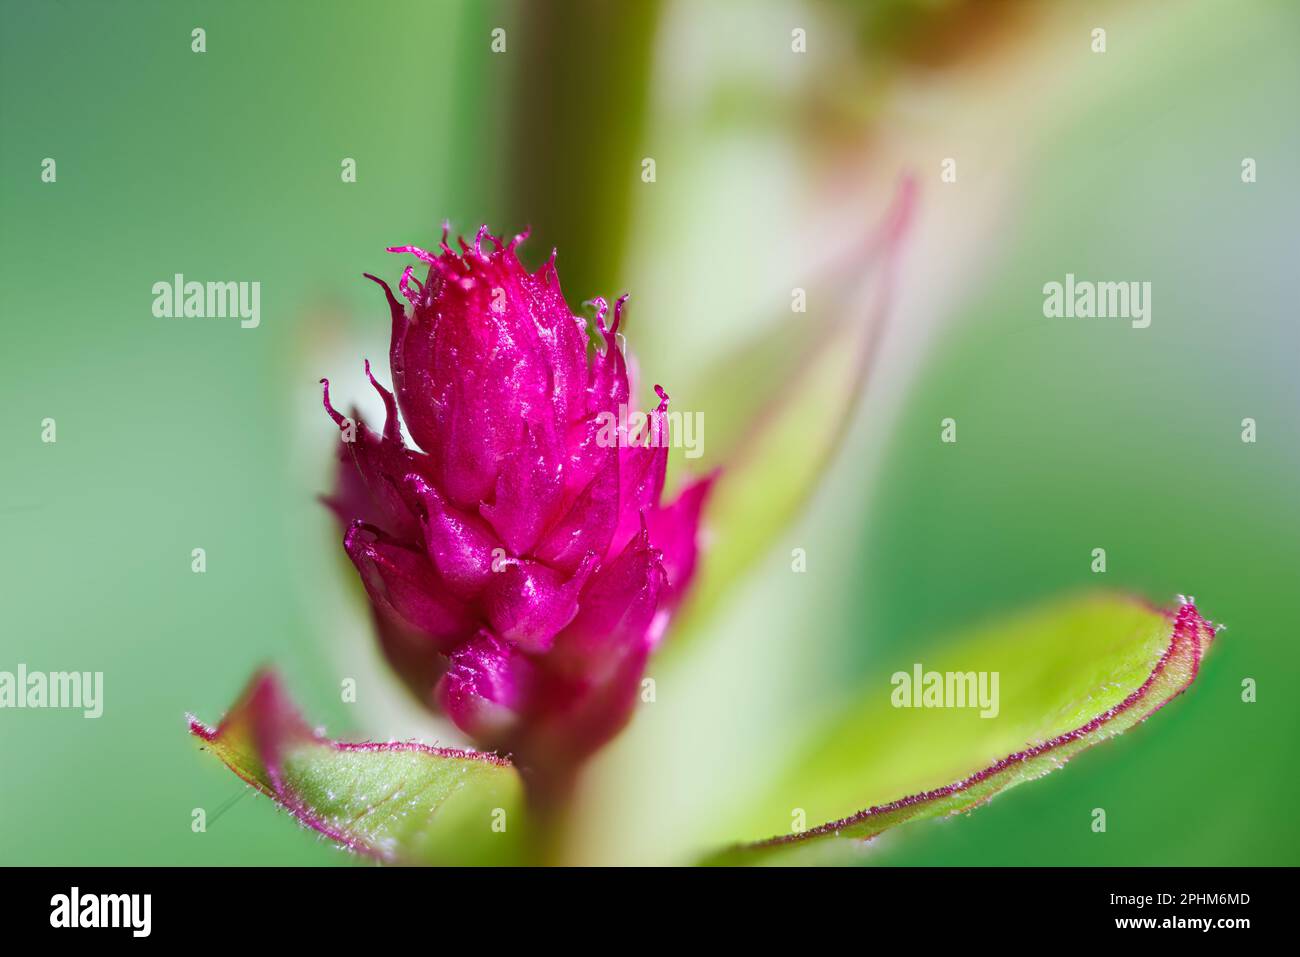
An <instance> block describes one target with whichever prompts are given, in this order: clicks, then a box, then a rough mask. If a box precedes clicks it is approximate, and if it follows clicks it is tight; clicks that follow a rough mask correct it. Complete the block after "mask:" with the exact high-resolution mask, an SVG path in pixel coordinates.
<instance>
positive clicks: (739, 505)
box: [668, 179, 915, 651]
mask: <svg viewBox="0 0 1300 957" xmlns="http://www.w3.org/2000/svg"><path fill="white" fill-rule="evenodd" d="M914 193H915V186H914V184H913V182H912V181H911V180H910V179H906V180H904V181H903V183H902V185H901V186H900V187H899V190H898V194H897V196H896V197H895V199H894V202H893V206H892V207H891V209H890V210H889V212H888V213H887V214H886V216H885V219H884V222H883V223H882V224H881V226H880V227H879V228H878V229H877V230H876V231H875V232H874V233H873V234H872V236H871V238H870V239H869V240H868V241H867V242H866V243H862V244H860V245H857V246H855V247H854V248H853V249H852V250H850V251H849V254H848V255H841V257H840V260H839V261H838V262H835V263H833V264H831V265H830V266H828V267H826V271H825V272H824V274H823V275H821V276H819V277H817V278H816V279H815V280H813V281H811V282H810V283H809V288H808V290H807V293H808V296H809V297H810V301H809V305H808V309H809V312H808V313H807V314H802V313H796V314H795V315H794V316H793V318H792V319H791V318H784V319H783V320H782V321H781V322H778V323H776V324H774V325H773V326H772V327H770V328H769V329H768V330H766V331H765V332H764V333H763V334H761V335H760V336H758V337H756V338H755V339H754V340H753V341H751V342H749V343H748V344H742V345H739V346H737V348H736V349H735V350H734V351H733V352H732V353H731V354H729V355H728V356H727V359H726V361H725V363H723V364H722V365H721V367H719V368H718V369H715V370H713V371H712V372H711V373H710V374H709V375H708V376H707V377H706V379H705V382H704V383H703V384H702V386H701V387H700V388H697V389H695V390H693V391H692V390H688V393H689V394H691V395H693V396H695V398H694V400H693V401H694V403H695V404H696V405H697V406H698V407H699V408H703V409H706V410H708V415H709V419H710V434H711V435H714V436H717V437H718V438H716V439H714V440H711V441H712V445H711V446H710V450H709V453H708V456H707V458H705V459H704V462H703V464H704V465H711V464H712V465H720V466H721V468H720V470H719V474H718V478H717V481H716V483H715V485H714V487H713V490H712V492H711V493H710V500H709V504H708V506H707V509H706V518H705V521H706V524H707V526H708V529H709V539H710V542H711V545H710V547H709V548H708V549H707V550H706V551H705V553H704V554H703V555H702V557H701V563H700V570H699V573H698V579H697V582H696V584H695V585H694V586H693V591H694V594H693V596H692V598H691V600H690V601H689V603H688V605H687V606H686V608H685V609H684V611H683V618H684V619H685V620H683V621H681V622H679V624H678V625H677V626H676V630H677V633H678V634H677V636H676V637H675V639H674V642H673V643H670V645H669V646H668V647H669V650H670V651H671V649H672V647H673V645H674V644H681V643H682V636H683V635H684V634H685V633H686V632H693V631H695V630H697V629H696V628H695V627H694V626H695V625H697V624H698V623H699V622H701V621H702V620H703V619H704V618H705V617H706V616H707V615H708V614H709V613H710V612H711V611H712V610H713V609H714V607H715V605H716V603H717V601H718V599H719V598H721V597H722V595H724V594H725V593H726V591H727V588H728V586H730V585H731V584H732V583H733V582H734V581H735V580H736V579H737V578H739V577H740V576H741V575H742V574H743V573H744V572H745V571H747V570H748V569H749V567H750V566H751V565H752V564H753V562H755V561H756V560H757V559H759V558H761V557H762V556H763V554H764V553H765V552H766V550H767V548H768V546H770V545H771V544H772V542H773V541H774V540H775V538H776V537H777V536H778V535H779V534H780V533H781V532H782V531H783V530H784V529H785V527H786V526H787V525H788V524H789V523H790V521H791V520H792V519H794V518H795V517H796V516H797V514H798V513H799V510H800V509H801V507H802V506H803V505H804V503H805V502H806V501H807V499H808V498H809V496H810V495H811V494H812V492H813V491H814V490H815V489H816V487H817V485H818V484H819V483H820V481H821V478H822V475H823V474H824V472H825V470H826V467H827V465H828V464H829V463H830V461H831V460H832V458H833V457H834V455H835V452H836V450H837V449H838V448H839V446H840V444H841V440H842V439H843V436H844V433H845V430H846V429H847V427H848V425H849V422H850V421H851V419H852V413H853V411H854V409H855V407H856V405H857V401H858V399H859V397H860V396H861V394H862V392H863V388H864V386H865V383H866V381H867V373H868V371H869V370H870V367H871V363H872V360H873V359H874V357H875V354H876V351H877V349H876V347H877V345H878V344H879V341H880V336H881V333H882V332H883V329H884V324H885V317H886V315H887V314H888V311H889V302H890V297H891V295H892V292H893V277H894V272H895V267H896V260H897V256H898V253H899V251H900V248H901V243H902V239H903V235H904V233H905V232H906V229H907V225H908V222H909V220H910V217H911V209H912V204H913V197H914Z"/></svg>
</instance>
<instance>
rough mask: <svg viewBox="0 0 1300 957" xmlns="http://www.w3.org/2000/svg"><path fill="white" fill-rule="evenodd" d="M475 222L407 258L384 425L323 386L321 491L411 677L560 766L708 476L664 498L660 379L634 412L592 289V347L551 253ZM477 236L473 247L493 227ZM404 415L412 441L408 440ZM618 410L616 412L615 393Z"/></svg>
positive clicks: (518, 748)
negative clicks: (526, 254)
mask: <svg viewBox="0 0 1300 957" xmlns="http://www.w3.org/2000/svg"><path fill="white" fill-rule="evenodd" d="M525 236H526V234H524V235H520V236H516V237H515V238H514V239H513V240H511V241H510V242H509V243H503V242H502V241H501V240H500V239H498V238H496V237H494V236H491V235H490V234H489V233H488V230H487V227H486V226H484V227H482V228H481V229H480V230H479V232H478V235H477V237H476V239H475V240H474V242H473V244H472V245H470V244H467V243H466V242H465V241H464V240H463V239H462V240H461V241H460V245H461V247H462V250H463V252H462V253H456V252H454V251H453V250H452V249H451V247H450V246H449V245H448V244H447V237H446V233H445V232H444V235H443V241H442V244H441V253H440V254H439V255H436V256H435V255H433V254H431V253H428V252H426V251H424V250H422V249H419V248H417V247H414V246H401V247H394V248H392V249H390V250H389V251H390V252H398V253H410V254H412V255H414V256H416V257H417V258H418V259H419V260H420V261H421V262H423V263H425V264H426V265H427V273H426V275H425V279H424V282H423V283H421V282H419V281H418V280H416V279H414V278H413V276H412V272H413V267H411V266H408V267H407V268H406V270H405V271H404V272H403V274H402V278H401V281H400V283H399V284H398V287H399V290H400V291H401V293H402V295H403V296H404V297H405V298H406V299H407V301H408V303H409V305H408V306H405V307H404V306H403V305H402V303H401V302H399V301H398V299H397V298H396V297H395V296H394V295H393V292H392V289H391V288H390V287H389V285H388V284H387V283H385V282H384V281H383V280H381V279H378V278H376V277H374V276H369V275H368V274H367V278H370V279H372V280H374V281H375V282H377V283H379V285H381V286H382V287H383V288H384V292H385V294H386V295H387V297H388V304H389V308H390V310H391V312H392V343H391V347H390V351H389V361H390V364H391V367H392V375H393V383H394V387H393V391H392V392H390V391H389V390H388V389H386V388H384V387H383V386H382V385H380V384H379V382H378V381H376V379H375V378H374V376H373V375H372V374H371V373H370V365H369V363H368V362H367V363H366V373H367V375H368V376H369V377H370V381H371V383H372V384H373V385H374V387H375V389H376V390H378V392H379V394H380V396H381V397H382V398H383V401H384V405H385V408H386V410H387V415H386V421H385V422H384V427H383V432H382V434H376V433H374V432H373V431H371V430H370V429H369V428H367V426H366V425H365V424H364V423H363V422H361V421H360V420H359V419H357V420H356V421H355V422H353V420H350V419H348V418H345V417H344V416H342V415H341V414H339V413H338V412H337V411H335V409H334V408H333V406H332V405H331V404H330V399H329V383H328V381H326V380H322V382H323V383H324V386H325V407H326V409H327V410H328V411H329V414H330V415H331V416H332V417H333V419H334V421H335V422H336V423H337V424H338V425H339V427H340V429H341V430H342V432H343V441H342V443H341V445H340V454H341V459H342V463H343V469H342V473H341V478H340V482H339V488H338V491H337V493H336V495H335V496H334V497H333V498H331V499H330V500H329V504H330V506H331V507H332V508H333V509H334V511H335V513H336V514H337V515H338V516H339V518H340V520H341V521H342V522H344V523H345V525H346V528H347V531H346V534H345V537H344V548H345V549H346V550H347V553H348V556H349V557H350V558H351V559H352V561H353V562H354V563H355V564H356V567H357V571H358V572H359V573H360V575H361V580H362V582H363V583H364V584H365V588H366V592H367V594H368V595H369V598H370V602H371V605H372V607H373V610H374V617H375V622H376V625H377V628H378V631H379V636H380V641H381V643H382V646H383V649H384V653H385V655H386V656H387V658H388V660H389V661H390V663H391V664H392V665H393V667H394V668H395V669H396V671H397V672H398V673H399V674H400V675H401V677H402V679H403V680H404V681H405V683H406V684H407V685H408V686H409V687H410V689H411V690H412V691H413V692H414V693H415V694H416V695H417V696H418V697H419V698H420V699H421V701H423V702H424V703H425V704H428V705H430V706H433V707H437V708H438V709H440V710H442V711H443V712H445V713H446V715H447V716H448V717H449V718H450V719H451V720H452V721H453V722H455V724H456V725H457V726H458V727H460V728H461V729H462V730H463V731H465V732H466V733H467V734H468V735H469V736H470V737H471V738H473V740H474V741H475V742H476V743H477V744H478V745H479V746H480V747H483V748H489V749H496V750H501V751H505V752H509V753H511V754H512V755H513V756H514V757H515V759H516V761H517V762H518V763H519V764H520V765H521V766H522V767H523V768H524V769H525V771H526V772H528V773H530V774H532V775H534V776H535V777H543V778H548V779H549V778H553V777H557V776H558V777H563V776H564V775H565V773H566V771H567V770H570V769H572V768H574V767H576V766H577V765H578V764H579V763H580V762H581V761H582V760H583V759H584V758H586V757H587V756H588V755H589V754H591V752H592V751H594V750H595V749H597V748H599V747H600V746H601V745H603V744H604V743H605V742H606V741H608V740H609V739H610V738H611V737H612V736H613V735H614V734H615V733H616V732H617V731H618V730H619V729H620V728H622V727H623V725H624V724H625V723H626V721H627V720H628V717H629V716H630V713H631V711H632V707H633V705H634V703H635V701H636V697H637V693H638V691H639V688H640V682H641V680H642V677H643V674H644V671H645V665H646V659H647V657H648V655H649V654H650V652H651V651H652V650H653V649H654V647H655V645H656V644H657V643H658V642H659V640H660V638H661V637H662V636H663V634H664V629H665V628H666V626H667V624H668V621H669V618H670V617H671V615H672V612H673V610H674V609H675V608H676V607H677V605H678V603H679V602H680V601H681V598H682V596H683V594H684V593H685V591H686V589H687V587H688V586H689V584H690V581H691V577H692V573H693V571H694V568H695V560H696V553H697V547H698V530H699V520H700V511H701V507H702V506H703V504H704V500H705V498H706V497H707V495H708V490H709V487H710V484H711V479H709V478H706V479H703V480H699V481H695V482H693V483H691V484H688V485H687V486H686V487H685V488H684V490H683V491H682V492H681V493H680V494H679V495H678V497H677V498H676V500H675V501H673V502H672V503H671V504H667V505H664V504H661V503H660V498H661V495H662V492H663V487H664V471H665V467H666V465H667V455H668V444H669V436H668V417H667V414H666V413H667V407H668V395H667V394H666V393H665V392H664V390H663V389H661V388H660V387H658V386H656V387H655V391H656V393H657V394H658V396H659V400H660V401H659V404H658V408H657V409H655V410H653V411H652V412H651V413H650V414H649V415H648V416H647V417H645V419H646V421H647V422H648V424H649V427H648V428H644V429H640V430H636V429H633V428H630V427H629V426H628V422H629V421H632V422H633V423H635V422H636V419H635V418H632V417H629V416H628V414H627V406H628V405H629V403H630V402H631V401H632V399H633V395H632V391H633V387H632V385H631V383H630V381H629V374H628V365H627V360H626V357H625V356H624V354H623V351H622V349H621V347H620V342H619V339H620V337H619V335H618V330H619V324H620V320H621V318H622V312H623V306H624V303H625V301H626V299H627V297H626V296H625V297H623V298H622V299H619V300H618V302H617V303H616V304H615V306H614V318H613V322H612V323H611V324H609V325H606V321H605V320H606V316H607V313H608V307H607V305H606V303H605V301H604V300H602V299H597V300H596V301H595V306H596V326H597V329H598V331H599V334H600V339H601V340H602V347H601V348H598V349H591V348H589V338H588V335H587V331H586V322H585V320H583V319H581V318H579V317H577V316H574V315H573V314H572V313H571V312H570V310H569V307H568V305H567V304H566V303H565V300H564V297H563V295H562V294H561V292H560V281H559V276H558V274H557V272H556V269H555V256H554V254H552V257H551V259H550V261H549V262H547V263H546V264H545V265H544V266H543V267H542V268H541V269H540V270H538V271H537V272H536V273H531V274H530V273H529V272H528V271H527V270H526V269H524V267H523V266H522V265H521V264H520V262H519V259H518V258H517V256H516V255H515V248H516V246H517V245H518V244H519V243H520V242H521V241H522V240H523V239H524V238H525ZM489 243H490V247H491V248H488V244H489ZM399 409H400V414H401V420H402V421H404V422H405V424H406V428H407V431H408V433H409V434H410V436H411V438H412V439H413V441H414V443H415V444H416V445H417V446H418V447H419V448H418V449H412V448H408V447H407V446H406V444H405V443H404V441H403V439H402V433H401V428H400V425H399V411H398V410H399ZM620 413H622V414H620Z"/></svg>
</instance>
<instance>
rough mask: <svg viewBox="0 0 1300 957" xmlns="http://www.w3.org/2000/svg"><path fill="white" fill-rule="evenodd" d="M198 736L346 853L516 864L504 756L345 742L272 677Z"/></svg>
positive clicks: (518, 791)
mask: <svg viewBox="0 0 1300 957" xmlns="http://www.w3.org/2000/svg"><path fill="white" fill-rule="evenodd" d="M190 731H191V733H192V734H194V735H195V736H197V737H198V738H201V739H202V740H203V741H204V742H206V746H207V747H208V748H209V749H210V750H211V751H212V752H213V753H214V754H216V756H217V757H219V758H220V759H221V760H222V761H223V762H225V764H226V765H227V766H228V767H229V768H230V769H231V770H232V771H234V772H235V773H236V774H237V775H239V776H240V777H241V778H243V779H244V780H245V781H246V782H248V783H249V784H250V785H252V786H253V787H255V788H257V789H258V790H259V791H261V792H262V793H263V794H265V795H267V796H268V797H271V798H273V799H274V800H275V801H276V802H277V803H279V804H281V805H282V806H284V807H285V808H287V809H288V810H289V811H290V812H291V813H292V814H293V815H294V816H295V817H296V818H298V820H299V821H301V822H302V823H303V824H305V825H307V826H308V827H311V828H313V829H315V830H317V831H319V832H320V833H322V834H324V835H325V836H326V837H329V838H330V839H331V840H334V841H336V842H337V843H339V844H340V845H342V846H344V847H347V848H349V849H350V850H353V851H356V852H357V853H360V854H364V855H367V856H369V857H373V858H376V859H378V860H381V861H385V862H393V863H405V864H434V863H436V864H460V863H473V864H483V863H511V862H513V861H515V860H516V859H517V858H518V856H519V854H520V853H521V847H522V845H523V843H524V842H523V841H522V840H521V837H522V836H523V835H522V831H523V827H524V820H523V814H522V812H521V810H520V808H521V805H522V793H523V791H522V786H521V783H520V779H519V775H518V774H517V773H516V772H515V769H514V768H513V767H511V766H510V764H509V762H507V761H506V760H504V759H503V758H498V757H496V756H495V755H491V754H485V753H480V752H473V751H459V750H454V749H450V748H434V747H429V746H427V745H423V744H419V743H416V742H401V741H394V742H387V743H364V744H345V743H341V742H337V741H331V740H329V739H328V738H325V737H323V736H321V735H320V734H318V733H316V732H315V731H313V730H311V729H310V728H308V727H307V726H306V724H304V723H303V720H302V718H301V717H299V715H298V712H297V709H296V708H295V707H294V706H293V703H292V702H291V701H290V700H289V698H288V696H287V695H286V694H285V692H284V690H283V689H282V688H281V686H280V683H279V682H278V681H277V680H276V678H275V676H274V675H273V674H270V673H269V672H262V673H259V674H257V675H255V676H254V677H253V679H252V681H251V682H249V685H248V687H247V688H246V689H245V691H244V693H243V695H241V696H240V699H239V701H238V702H236V704H235V706H234V707H233V708H231V710H230V713H229V714H227V715H226V717H225V718H224V719H223V720H222V722H221V724H220V725H219V726H217V727H216V728H215V729H214V728H210V727H208V726H206V725H204V724H203V723H201V722H200V721H198V720H197V719H195V718H193V717H191V718H190Z"/></svg>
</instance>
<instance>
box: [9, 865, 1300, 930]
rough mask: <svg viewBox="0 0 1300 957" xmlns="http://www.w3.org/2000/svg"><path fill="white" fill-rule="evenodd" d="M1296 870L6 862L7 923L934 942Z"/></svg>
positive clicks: (1233, 891) (1188, 897) (1213, 907)
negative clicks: (773, 934)
mask: <svg viewBox="0 0 1300 957" xmlns="http://www.w3.org/2000/svg"><path fill="white" fill-rule="evenodd" d="M1292 877H1293V875H1292V874H1291V873H1289V872H1287V871H1285V870H1276V869H1252V868H1242V869H1233V868H1186V869H1183V868H1134V869H1108V868H1094V869H1071V868H954V869H946V870H945V869H911V868H879V869H871V868H857V869H833V870H830V869H828V870H782V869H697V870H687V869H677V870H674V869H646V870H641V869H612V870H599V869H558V870H552V871H541V870H522V869H521V870H451V869H446V870H444V869H431V870H423V871H420V870H405V869H400V868H379V867H341V868H322V869H292V868H61V867H51V868H9V869H5V870H3V871H0V880H3V883H4V890H3V893H2V896H0V928H2V929H3V933H4V935H5V939H6V940H8V941H12V940H14V939H15V935H17V936H18V937H19V938H22V937H27V936H31V935H37V936H46V935H53V936H54V937H60V936H62V937H67V936H69V935H74V934H75V935H76V936H77V938H78V943H79V944H82V945H85V944H89V943H96V942H98V941H100V940H102V941H103V942H105V943H108V942H110V940H112V941H115V942H117V943H118V944H120V943H127V944H128V946H129V945H130V944H132V943H133V942H135V941H145V940H162V941H167V942H169V943H171V942H176V943H179V942H190V941H195V940H203V941H205V942H207V943H210V944H212V945H215V946H217V947H220V946H222V945H223V943H226V944H233V945H235V946H241V947H242V946H246V945H248V944H250V943H254V944H264V943H269V942H277V941H279V942H288V943H291V944H293V946H295V947H298V946H308V945H312V944H314V943H320V944H325V945H339V944H341V943H345V942H347V941H349V940H357V941H362V942H369V944H370V945H375V944H376V943H377V942H378V941H382V940H384V939H385V938H387V937H389V935H419V936H420V937H422V938H424V937H427V942H428V944H429V946H431V947H436V948H445V947H447V946H448V945H453V944H455V943H458V942H460V941H461V940H464V941H466V942H467V943H471V945H476V946H488V947H493V948H495V947H499V946H500V945H502V944H503V943H504V942H505V941H506V940H508V939H510V938H512V937H518V938H520V939H521V940H524V939H527V938H534V939H536V938H537V937H539V936H545V937H547V938H555V937H556V936H560V935H562V936H568V937H575V938H576V937H582V938H584V939H588V940H589V941H590V942H591V943H592V945H593V946H594V945H597V944H598V942H601V941H603V942H604V943H605V944H606V945H617V946H621V944H617V942H618V941H625V940H626V939H627V937H628V935H629V934H631V935H632V936H634V937H641V936H649V937H654V936H657V935H663V934H668V933H675V932H678V931H680V932H681V933H682V934H685V935H687V939H692V940H696V941H698V940H701V939H703V940H707V939H709V938H711V937H715V936H716V937H718V938H719V939H726V940H728V941H731V942H735V941H736V939H737V938H743V937H746V936H749V934H750V933H751V932H761V933H763V934H767V933H768V932H769V931H770V930H772V929H774V928H776V927H779V926H780V925H785V926H786V928H788V929H789V930H790V931H793V932H796V933H798V934H799V935H800V938H801V939H802V940H804V941H805V942H812V941H815V940H816V938H817V937H819V936H821V935H822V934H825V935H826V936H827V940H828V943H829V942H830V941H831V940H833V939H835V938H837V937H838V938H839V939H840V940H841V946H842V940H843V935H844V933H845V932H846V931H847V932H851V933H855V934H866V935H869V936H866V937H864V938H863V939H864V940H866V941H869V940H880V939H882V938H879V937H876V936H875V935H876V934H886V935H889V938H885V939H890V938H892V937H893V936H895V935H899V934H902V935H903V936H904V937H905V938H906V939H909V940H910V939H915V940H917V941H918V942H920V941H924V943H925V944H945V943H950V942H951V943H955V944H963V943H964V944H972V943H975V942H977V941H979V940H985V941H986V942H988V943H992V942H993V941H992V940H989V938H990V937H992V938H994V939H1005V938H1006V936H1007V935H1008V934H1011V935H1013V936H1015V937H1019V938H1022V939H1023V938H1024V936H1025V935H1033V934H1039V933H1045V934H1051V935H1052V937H1053V938H1054V939H1059V940H1069V941H1073V940H1076V939H1091V938H1095V937H1103V936H1104V937H1113V938H1116V939H1118V938H1122V937H1124V936H1132V937H1133V938H1135V940H1144V939H1145V940H1147V941H1159V940H1161V939H1162V938H1163V939H1165V940H1167V941H1168V942H1170V943H1172V942H1174V941H1178V942H1180V943H1181V942H1185V941H1186V940H1187V939H1188V938H1190V937H1194V936H1200V937H1202V938H1205V939H1208V940H1214V941H1216V942H1221V943H1225V944H1230V943H1231V942H1232V941H1233V940H1234V939H1236V938H1237V935H1241V934H1250V933H1252V932H1254V931H1257V930H1260V929H1271V930H1272V931H1273V932H1274V933H1277V932H1278V931H1280V930H1281V929H1282V928H1283V927H1285V921H1284V920H1282V919H1281V916H1280V911H1281V909H1282V906H1283V905H1282V902H1283V901H1284V900H1285V899H1286V897H1287V894H1286V892H1285V890H1284V889H1283V888H1284V887H1286V886H1289V885H1290V884H1291V883H1292ZM605 926H608V927H611V928H614V929H613V930H612V933H613V935H614V936H611V937H605V936H603V932H602V931H601V928H603V927H605ZM637 927H640V928H642V930H641V931H636V930H635V928H637ZM918 934H919V935H920V936H917V935H918ZM1139 946H1142V945H1141V944H1139Z"/></svg>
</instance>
